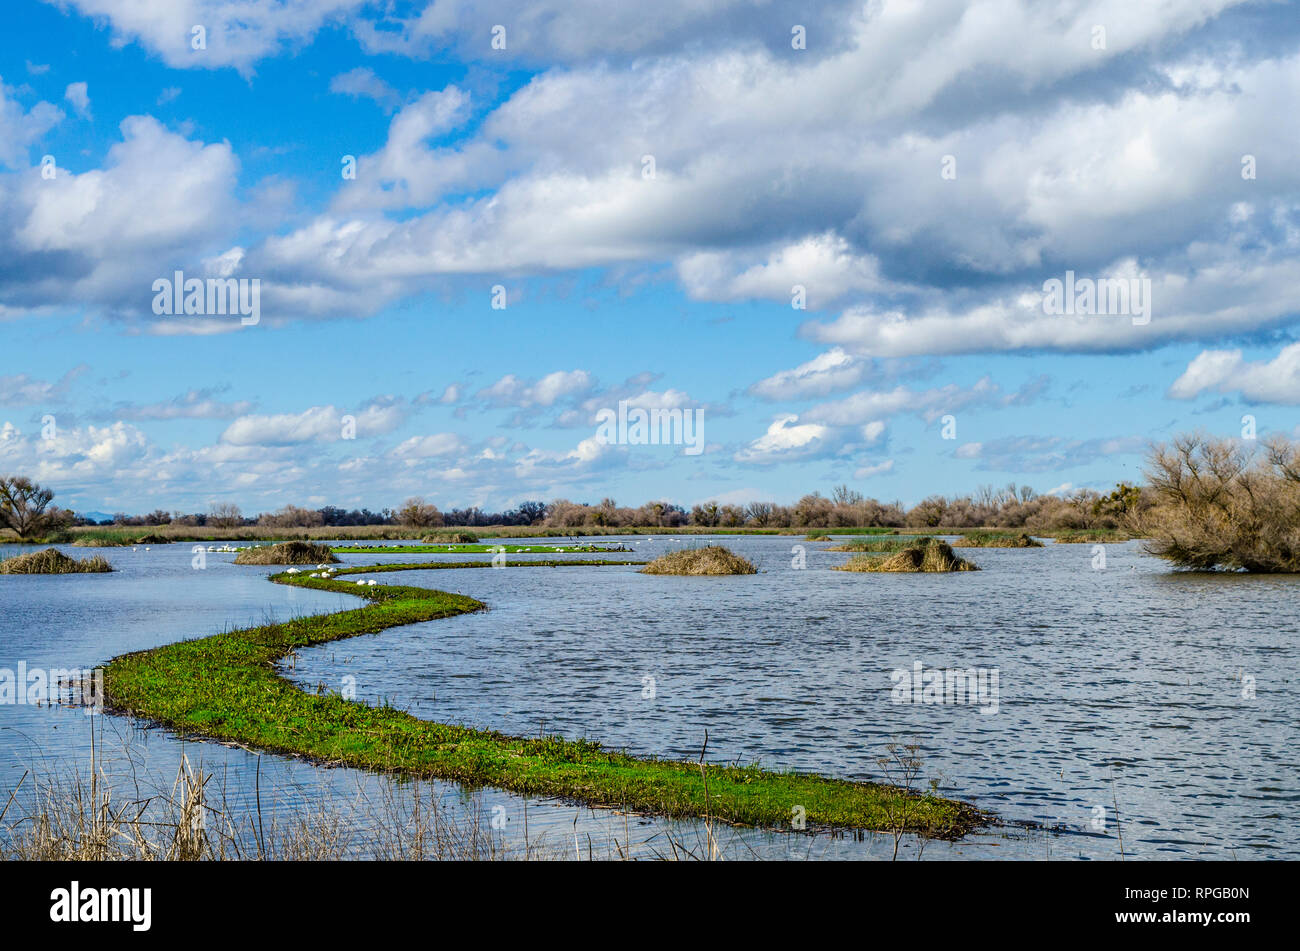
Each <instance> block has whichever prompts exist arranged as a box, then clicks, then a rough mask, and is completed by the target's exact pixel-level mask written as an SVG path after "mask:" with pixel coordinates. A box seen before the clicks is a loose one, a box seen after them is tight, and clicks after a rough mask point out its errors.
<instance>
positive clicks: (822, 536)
mask: <svg viewBox="0 0 1300 951" xmlns="http://www.w3.org/2000/svg"><path fill="white" fill-rule="evenodd" d="M830 540H831V537H830V536H829V535H827V534H826V533H825V532H809V533H808V535H807V536H806V537H805V538H804V541H809V542H828V541H830Z"/></svg>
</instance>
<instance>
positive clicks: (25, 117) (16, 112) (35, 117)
mask: <svg viewBox="0 0 1300 951" xmlns="http://www.w3.org/2000/svg"><path fill="white" fill-rule="evenodd" d="M62 119H63V110H61V109H60V108H59V107H58V106H55V105H51V104H50V103H48V102H38V103H37V104H36V105H34V106H32V107H31V108H30V109H24V108H23V107H22V104H21V103H19V102H18V101H17V99H15V98H14V90H13V89H11V88H10V87H8V86H6V85H5V84H4V81H3V78H2V77H0V166H5V167H8V168H21V167H22V166H23V165H25V164H26V159H27V150H28V149H29V148H31V147H32V146H33V145H34V144H35V143H36V142H39V141H40V139H41V138H42V137H43V136H44V135H45V133H46V132H48V131H50V129H52V128H54V126H56V125H57V124H58V123H59V122H60V121H61V120H62ZM0 197H2V196H0ZM0 211H3V205H2V204H0Z"/></svg>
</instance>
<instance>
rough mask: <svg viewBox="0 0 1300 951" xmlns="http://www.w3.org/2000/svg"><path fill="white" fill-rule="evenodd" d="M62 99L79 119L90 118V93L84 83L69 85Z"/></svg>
mask: <svg viewBox="0 0 1300 951" xmlns="http://www.w3.org/2000/svg"><path fill="white" fill-rule="evenodd" d="M63 98H64V99H66V100H67V101H68V103H69V104H70V105H71V106H72V108H73V110H74V111H75V112H76V113H77V115H79V116H81V118H83V119H89V118H90V93H89V91H88V89H87V86H86V84H85V83H69V84H68V88H67V89H66V90H65V91H64V93H63Z"/></svg>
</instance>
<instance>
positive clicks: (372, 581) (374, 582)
mask: <svg viewBox="0 0 1300 951" xmlns="http://www.w3.org/2000/svg"><path fill="white" fill-rule="evenodd" d="M378 583H379V582H378V581H375V580H374V579H371V580H370V581H367V582H366V584H378Z"/></svg>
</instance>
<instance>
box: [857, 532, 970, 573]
mask: <svg viewBox="0 0 1300 951" xmlns="http://www.w3.org/2000/svg"><path fill="white" fill-rule="evenodd" d="M833 570H835V571H898V572H932V571H936V572H937V571H979V566H978V565H975V564H972V563H971V562H969V561H966V560H965V559H964V558H959V557H958V556H957V555H956V553H954V552H953V550H952V547H951V546H950V545H949V544H948V543H947V542H944V541H940V540H939V539H937V538H922V539H918V540H917V542H915V543H913V544H911V545H908V546H907V547H906V548H903V549H901V550H899V551H897V552H895V553H894V554H892V555H888V556H882V555H858V556H857V557H854V558H850V559H849V560H848V561H846V562H845V563H844V564H842V565H834V566H833Z"/></svg>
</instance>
